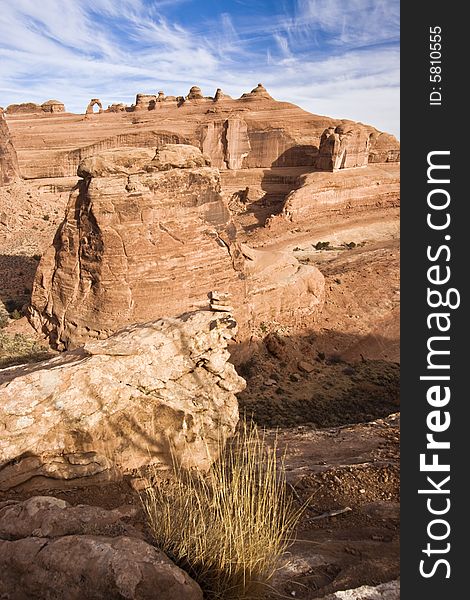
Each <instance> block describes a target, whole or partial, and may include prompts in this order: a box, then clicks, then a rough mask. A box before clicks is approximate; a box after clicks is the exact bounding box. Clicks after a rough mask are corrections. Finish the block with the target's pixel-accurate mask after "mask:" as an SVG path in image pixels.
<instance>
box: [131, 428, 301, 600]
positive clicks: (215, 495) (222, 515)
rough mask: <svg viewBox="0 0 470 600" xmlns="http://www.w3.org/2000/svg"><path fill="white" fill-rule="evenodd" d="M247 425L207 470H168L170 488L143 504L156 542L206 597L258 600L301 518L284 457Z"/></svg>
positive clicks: (153, 490) (155, 491)
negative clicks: (171, 474)
mask: <svg viewBox="0 0 470 600" xmlns="http://www.w3.org/2000/svg"><path fill="white" fill-rule="evenodd" d="M278 455H279V453H278V449H277V444H276V442H274V444H271V445H270V444H268V441H267V440H266V437H265V434H264V433H261V432H260V431H259V430H258V428H257V427H256V425H254V424H246V423H245V424H243V425H242V427H241V428H240V431H239V433H238V434H237V435H236V436H235V438H234V439H232V440H231V442H230V444H228V445H227V447H226V448H225V450H224V451H223V452H222V455H221V458H220V459H219V460H218V461H217V462H215V463H214V464H213V466H212V467H211V469H210V471H209V473H207V474H205V475H203V474H200V473H197V472H196V473H194V472H187V471H183V470H182V469H181V468H178V467H176V468H175V480H174V481H173V482H172V483H171V484H169V485H166V486H165V485H162V484H154V485H152V486H150V487H149V488H147V490H146V491H145V493H144V495H143V497H142V500H143V505H144V508H145V511H146V513H147V516H148V519H149V523H150V527H151V529H152V532H153V535H154V537H155V541H156V545H157V546H158V547H159V548H160V549H161V550H163V551H164V552H165V553H166V554H167V555H168V556H169V557H170V558H172V559H173V560H174V561H175V562H176V563H177V564H178V565H179V566H181V567H182V568H184V569H186V570H187V571H188V572H189V574H190V575H191V576H192V577H193V578H194V579H195V580H196V581H197V582H198V583H199V584H200V585H201V587H202V588H203V590H204V592H205V594H206V596H207V597H208V598H211V599H217V600H220V599H224V600H229V599H249V598H252V599H255V598H262V597H263V596H264V594H265V592H266V591H267V590H268V589H269V583H268V582H269V580H270V578H271V577H272V575H273V574H274V573H275V571H276V569H277V568H278V567H279V561H280V558H281V556H282V554H283V553H284V552H285V550H286V549H287V547H288V546H289V545H290V543H291V541H292V533H293V531H294V529H295V526H296V524H297V522H298V519H299V517H300V512H301V511H300V510H299V509H295V507H294V504H293V500H292V497H291V495H290V494H289V492H288V490H287V486H286V481H285V470H284V457H283V456H282V457H281V458H279V456H278Z"/></svg>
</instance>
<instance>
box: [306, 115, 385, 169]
mask: <svg viewBox="0 0 470 600" xmlns="http://www.w3.org/2000/svg"><path fill="white" fill-rule="evenodd" d="M370 138H371V134H370V133H369V132H368V131H367V130H365V129H358V128H350V127H348V126H346V125H338V126H337V127H335V128H334V129H333V127H329V128H327V129H325V131H324V132H323V133H322V136H321V138H320V148H319V153H318V158H317V160H316V163H315V165H316V167H317V169H320V170H321V171H337V170H338V169H350V168H352V167H363V166H365V165H367V164H368V162H369V152H370ZM384 162H385V161H384Z"/></svg>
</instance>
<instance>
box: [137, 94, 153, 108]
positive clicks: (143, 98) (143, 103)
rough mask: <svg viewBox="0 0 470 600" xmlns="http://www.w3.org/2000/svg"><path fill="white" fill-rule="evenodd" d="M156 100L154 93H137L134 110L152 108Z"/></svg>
mask: <svg viewBox="0 0 470 600" xmlns="http://www.w3.org/2000/svg"><path fill="white" fill-rule="evenodd" d="M156 102H157V96H156V95H155V94H137V96H136V99H135V107H134V110H153V109H154V108H155V103H156Z"/></svg>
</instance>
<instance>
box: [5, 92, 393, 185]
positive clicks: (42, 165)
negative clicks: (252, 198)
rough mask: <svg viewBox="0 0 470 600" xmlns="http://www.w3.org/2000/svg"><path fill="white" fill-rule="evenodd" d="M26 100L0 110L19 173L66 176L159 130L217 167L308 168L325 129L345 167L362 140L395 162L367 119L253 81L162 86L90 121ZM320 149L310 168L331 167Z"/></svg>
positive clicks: (362, 154) (359, 160) (357, 155)
mask: <svg viewBox="0 0 470 600" xmlns="http://www.w3.org/2000/svg"><path fill="white" fill-rule="evenodd" d="M31 106H32V108H31ZM31 106H29V105H22V106H21V107H16V108H15V107H9V109H8V112H7V117H8V120H9V126H10V129H11V131H12V135H13V138H14V143H15V147H16V149H17V152H18V157H19V162H20V168H21V170H22V175H23V177H25V178H42V177H48V178H49V177H73V176H74V175H75V173H76V169H77V167H78V165H79V163H80V160H82V159H83V158H85V157H86V156H89V155H90V154H89V152H90V149H92V148H94V149H95V152H96V150H97V149H98V148H101V150H103V149H105V148H110V149H113V148H122V147H127V146H136V145H137V144H135V143H132V142H130V141H129V140H130V139H131V138H132V136H135V137H138V138H139V139H140V142H139V145H140V146H146V147H148V148H151V149H153V148H155V143H154V142H153V141H152V139H151V138H152V136H151V135H150V134H151V133H153V135H154V136H155V135H156V134H162V133H165V134H168V135H172V136H174V137H175V138H178V141H179V142H181V141H183V140H185V143H191V144H193V145H196V146H198V147H199V148H200V149H201V150H203V152H205V153H208V154H209V156H210V158H211V160H212V164H213V166H216V167H217V168H226V167H229V168H232V169H236V170H239V169H253V168H272V167H296V166H301V165H305V166H310V167H312V168H313V167H314V166H315V163H316V161H317V158H318V154H319V148H320V146H321V145H322V142H321V138H322V134H323V133H324V132H325V130H328V131H330V134H335V135H337V136H339V137H342V140H339V141H340V142H342V143H344V144H345V143H347V146H348V149H347V151H346V159H345V165H346V166H348V167H352V166H358V165H359V166H360V165H362V164H364V161H365V162H367V158H366V148H365V144H364V142H368V143H369V149H368V157H369V158H368V160H369V162H392V161H397V160H399V143H398V141H397V140H396V138H394V136H392V135H390V134H386V133H382V132H380V131H378V130H377V129H375V128H374V127H371V126H369V125H363V124H361V123H354V122H352V121H346V120H343V121H340V122H338V120H334V119H331V118H328V117H323V116H319V115H314V114H311V113H309V112H306V111H304V110H302V109H301V108H299V107H298V106H295V105H294V104H290V103H287V102H278V101H276V100H275V99H273V98H272V97H271V96H270V95H269V93H268V92H267V91H266V89H265V88H264V87H263V86H261V85H260V86H257V87H256V88H254V89H253V90H252V91H251V92H249V93H247V94H243V95H242V97H241V98H238V99H232V98H230V96H227V95H225V94H224V93H223V92H222V91H221V90H217V91H216V92H215V96H214V97H213V98H212V97H211V96H204V95H203V92H202V90H201V89H200V88H198V87H197V86H193V87H192V88H191V90H190V91H189V93H187V95H186V96H178V97H176V96H168V95H165V94H164V93H163V92H162V91H160V92H158V94H157V93H153V94H138V95H137V97H136V101H135V104H133V105H132V106H129V107H126V106H125V105H123V104H111V105H110V107H109V108H108V109H106V110H105V111H103V113H102V114H100V117H99V118H96V119H91V118H89V119H87V118H84V116H83V115H74V114H71V113H56V112H54V113H53V114H52V113H45V112H44V111H43V110H42V108H41V107H40V106H39V105H37V106H36V105H31ZM38 111H39V112H38ZM39 116H41V118H39ZM227 130H228V131H227ZM335 130H338V131H337V132H336V133H335ZM349 131H352V132H353V135H352V136H349V135H348V132H349ZM343 140H344V141H343ZM167 141H170V140H167ZM338 144H339V146H341V144H340V143H339V142H338ZM227 145H231V146H233V150H232V149H230V148H228V149H227ZM324 151H325V149H323V150H322V152H321V154H322V160H321V161H320V162H319V163H318V164H319V166H318V168H324V167H323V166H322V162H323V163H326V169H327V170H332V168H333V167H332V166H331V165H332V158H331V152H330V150H327V152H326V155H325V152H324ZM335 152H336V151H335ZM229 163H230V165H229ZM341 164H342V159H341V160H339V165H340V166H341Z"/></svg>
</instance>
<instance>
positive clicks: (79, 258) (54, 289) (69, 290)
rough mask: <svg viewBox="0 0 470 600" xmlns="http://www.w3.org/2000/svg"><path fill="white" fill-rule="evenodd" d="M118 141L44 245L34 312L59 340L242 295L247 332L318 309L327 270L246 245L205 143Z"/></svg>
mask: <svg viewBox="0 0 470 600" xmlns="http://www.w3.org/2000/svg"><path fill="white" fill-rule="evenodd" d="M153 155H154V153H153V152H150V151H148V150H146V149H136V150H131V149H123V150H120V151H109V152H105V153H103V154H101V155H99V156H95V157H91V158H88V159H86V160H84V161H83V162H82V163H81V165H80V168H79V175H80V176H81V177H83V179H82V180H81V181H80V182H79V185H78V186H77V188H76V189H75V190H74V191H73V192H72V194H71V197H70V200H69V204H68V208H67V212H66V217H65V220H64V222H63V224H62V225H61V227H60V228H59V230H58V231H57V234H56V237H55V240H54V245H53V246H52V247H51V248H50V249H49V250H48V251H47V252H46V254H45V255H44V256H43V258H42V260H41V263H40V265H39V268H38V271H37V274H36V279H35V283H34V288H33V293H32V310H31V320H32V323H33V324H34V326H35V327H36V328H37V329H39V330H42V331H44V332H45V333H47V334H48V335H49V337H50V339H51V341H52V342H53V343H54V344H55V345H56V346H57V347H59V348H63V347H72V346H75V345H78V344H80V343H81V342H83V341H84V340H86V339H87V338H90V337H106V336H107V335H109V334H110V333H111V332H113V331H115V330H116V329H117V328H118V327H120V326H123V325H125V324H128V323H134V322H143V321H147V320H150V319H154V318H158V317H162V316H172V315H177V314H181V312H183V311H185V310H190V309H194V308H200V307H204V306H207V293H208V292H209V291H210V290H211V289H214V288H216V289H223V290H224V291H227V292H230V293H231V294H232V295H233V306H234V309H235V313H234V314H235V317H236V318H237V320H238V321H239V323H240V328H241V335H247V334H248V332H249V331H250V329H251V328H252V327H253V326H254V325H256V323H258V324H259V323H260V322H262V321H266V320H272V319H276V318H281V317H285V318H288V319H290V320H293V321H295V320H296V319H299V320H300V319H301V317H302V314H303V312H304V311H307V312H309V313H311V312H312V311H313V310H315V307H317V306H318V305H319V304H320V302H321V300H322V294H323V278H322V276H321V274H320V273H319V271H318V270H317V269H315V268H313V267H309V266H303V265H299V263H297V261H296V260H295V259H293V258H292V257H291V256H290V255H285V254H283V253H280V252H277V253H276V252H263V251H261V250H258V251H254V250H251V249H250V248H248V247H245V246H240V244H239V243H238V242H237V239H236V229H235V227H234V225H233V223H232V220H231V215H230V211H229V210H228V208H227V205H226V204H225V202H224V201H223V200H222V197H221V195H220V189H221V188H220V175H219V171H218V170H217V169H215V168H212V167H208V166H205V165H206V163H207V159H206V158H205V157H204V156H203V155H202V154H201V152H200V151H199V150H198V149H197V148H195V147H190V146H189V147H188V146H184V145H173V146H172V145H169V146H164V147H163V148H161V149H160V150H159V151H157V154H156V156H155V157H153Z"/></svg>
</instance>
